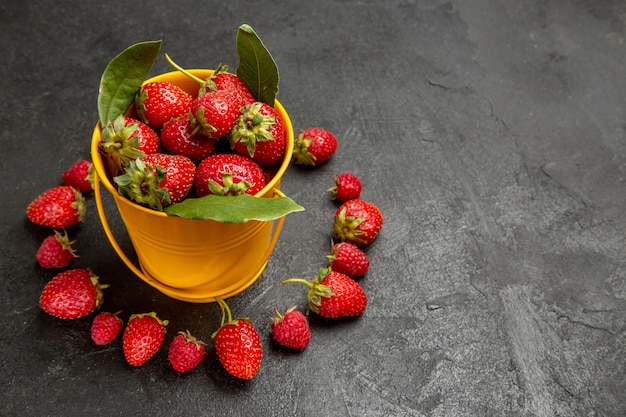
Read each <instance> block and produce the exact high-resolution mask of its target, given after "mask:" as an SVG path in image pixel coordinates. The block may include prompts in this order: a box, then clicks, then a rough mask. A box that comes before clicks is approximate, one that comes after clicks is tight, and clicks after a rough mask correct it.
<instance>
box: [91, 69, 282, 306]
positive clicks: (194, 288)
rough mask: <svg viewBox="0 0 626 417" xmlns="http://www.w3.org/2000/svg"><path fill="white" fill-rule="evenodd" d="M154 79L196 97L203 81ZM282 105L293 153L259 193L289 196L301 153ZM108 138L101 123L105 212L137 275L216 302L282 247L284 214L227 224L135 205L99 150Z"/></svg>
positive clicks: (97, 177)
mask: <svg viewBox="0 0 626 417" xmlns="http://www.w3.org/2000/svg"><path fill="white" fill-rule="evenodd" d="M189 71H190V72H191V73H192V74H194V75H196V76H198V77H200V78H202V79H205V78H207V77H209V76H210V75H211V74H212V73H213V71H212V70H189ZM153 81H170V82H173V83H174V84H177V85H179V86H180V87H182V88H183V89H184V90H186V91H188V92H190V93H191V94H193V95H194V96H195V95H197V92H198V89H199V85H198V83H197V82H196V81H193V80H191V79H189V78H188V77H187V76H185V75H184V74H182V73H180V72H178V71H176V72H170V73H165V74H161V75H158V76H156V77H153V78H150V79H148V80H146V83H147V82H153ZM275 108H276V111H277V112H278V114H279V116H280V117H281V119H282V121H283V123H284V126H285V135H286V148H285V156H284V158H283V161H282V163H281V165H280V167H279V169H278V171H277V172H276V174H275V176H274V177H273V178H272V180H271V181H270V182H269V183H268V184H266V186H265V187H264V188H263V189H262V190H261V191H260V192H258V193H257V194H256V195H255V197H258V198H272V197H275V196H283V194H282V193H281V191H280V181H281V178H282V176H283V175H284V173H285V171H286V170H287V168H288V166H289V163H290V161H291V156H292V154H293V146H294V133H293V126H292V124H291V120H290V119H289V115H288V114H287V112H286V111H285V109H284V108H283V107H282V105H281V104H280V103H279V102H278V101H276V103H275ZM100 141H101V128H100V124H99V123H98V124H97V125H96V127H95V129H94V131H93V136H92V141H91V157H92V160H93V165H94V168H95V173H94V196H95V200H96V206H97V210H98V215H99V217H100V221H101V222H102V226H103V228H104V232H105V234H106V236H107V238H108V239H109V241H110V243H111V245H112V246H113V248H114V250H115V251H116V252H117V254H118V255H119V257H120V258H121V259H122V261H123V262H124V263H125V264H126V265H127V266H128V268H130V269H131V271H133V273H135V275H137V276H138V277H139V278H141V279H143V280H144V281H145V282H147V283H148V284H150V285H151V286H153V287H154V288H156V289H158V290H159V291H161V292H162V293H164V294H166V295H168V296H170V297H172V298H175V299H178V300H182V301H189V302H211V301H215V298H216V297H219V298H223V299H225V298H228V297H232V296H233V295H236V294H238V293H240V292H242V291H244V290H245V289H246V288H248V287H249V286H250V285H252V284H253V283H254V282H256V280H257V279H258V278H259V277H260V275H261V274H262V273H263V271H264V269H265V267H266V265H267V262H268V260H269V257H270V255H271V253H272V251H273V250H274V246H275V244H276V241H277V240H278V236H279V234H280V230H281V228H282V224H283V222H284V219H285V217H284V216H283V217H281V218H279V219H277V220H274V221H255V220H252V221H249V222H247V223H243V224H227V223H220V222H216V221H214V220H194V219H185V218H181V217H177V216H170V215H167V214H166V213H163V212H160V211H156V210H152V209H149V208H146V207H143V206H140V205H138V204H135V203H134V202H132V201H130V200H128V199H127V198H125V197H123V196H121V195H120V194H119V193H118V191H117V189H116V188H115V186H114V185H113V184H112V182H111V174H110V172H109V171H108V161H106V160H104V159H103V157H102V155H101V154H100V151H99V146H98V145H99V143H100ZM101 184H102V185H103V186H104V188H105V189H106V190H108V191H109V192H110V193H111V195H113V199H114V201H115V204H116V206H117V209H118V212H119V215H120V217H121V219H122V221H123V223H124V226H125V227H126V231H127V233H128V236H129V237H130V240H131V242H132V244H133V248H134V249H135V252H136V254H137V259H138V260H139V266H137V265H135V264H134V263H133V262H132V261H131V260H130V258H129V257H128V256H127V255H126V254H125V253H124V251H123V250H122V248H121V247H120V245H119V244H118V242H117V240H116V238H115V236H114V235H113V232H112V231H111V228H110V227H109V223H108V221H107V217H106V213H105V211H104V207H103V204H102V195H101V189H100V185H101Z"/></svg>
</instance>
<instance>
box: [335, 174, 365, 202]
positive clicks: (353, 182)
mask: <svg viewBox="0 0 626 417" xmlns="http://www.w3.org/2000/svg"><path fill="white" fill-rule="evenodd" d="M361 189H362V185H361V180H360V179H359V177H357V176H356V175H354V174H351V173H349V172H343V173H341V174H339V175H337V176H336V177H335V185H334V186H332V187H331V188H329V189H328V191H330V192H331V193H332V196H331V199H333V200H339V201H341V202H342V203H344V202H346V201H348V200H356V199H357V198H359V197H360V196H361Z"/></svg>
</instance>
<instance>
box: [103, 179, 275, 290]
mask: <svg viewBox="0 0 626 417" xmlns="http://www.w3.org/2000/svg"><path fill="white" fill-rule="evenodd" d="M93 191H94V197H95V200H96V209H97V210H98V216H99V217H100V222H101V223H102V228H103V229H104V234H105V235H106V237H107V238H108V239H109V242H110V243H111V246H113V249H114V250H115V252H116V253H117V255H118V256H119V257H120V259H122V261H123V262H124V263H125V264H126V266H127V267H128V268H129V269H130V270H131V271H132V272H133V273H134V274H135V275H137V276H138V277H139V278H141V279H143V280H144V281H146V282H148V283H150V282H154V281H155V280H154V279H153V278H151V277H149V276H148V275H146V274H144V272H143V271H142V270H141V269H139V268H138V267H137V266H136V265H135V264H134V263H133V262H132V261H131V260H130V258H129V257H128V256H127V255H126V253H124V250H123V249H122V247H121V246H120V245H119V243H118V242H117V239H116V238H115V236H113V231H112V230H111V227H110V226H109V222H108V220H107V218H106V213H105V212H104V205H103V204H102V194H101V193H100V178H99V177H98V173H97V172H96V171H95V170H94V174H93ZM274 195H275V196H276V195H277V196H279V197H285V194H283V192H282V191H280V190H279V189H278V188H275V189H274ZM285 217H286V216H282V217H280V218H278V219H277V222H276V225H275V227H274V233H273V235H272V238H271V240H270V244H269V246H268V247H267V250H266V251H265V254H264V256H263V259H268V258H269V255H270V254H271V253H272V252H273V251H274V247H275V246H276V242H278V236H279V235H280V231H281V229H282V227H283V223H284V222H285Z"/></svg>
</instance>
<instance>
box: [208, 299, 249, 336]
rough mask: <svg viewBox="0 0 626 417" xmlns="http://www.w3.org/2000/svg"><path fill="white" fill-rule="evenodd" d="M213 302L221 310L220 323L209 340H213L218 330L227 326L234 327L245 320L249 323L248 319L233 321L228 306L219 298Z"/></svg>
mask: <svg viewBox="0 0 626 417" xmlns="http://www.w3.org/2000/svg"><path fill="white" fill-rule="evenodd" d="M215 301H216V302H217V303H218V304H219V305H220V309H221V310H222V322H221V323H220V327H219V329H217V330H216V331H215V332H214V333H213V334H212V335H211V338H213V339H215V336H216V335H217V332H219V331H220V329H221V328H222V327H224V326H226V325H228V324H232V325H234V326H236V325H237V323H239V320H245V321H250V320H248V319H233V315H232V313H231V311H230V307H228V304H226V301H224V300H222V299H221V298H219V297H215Z"/></svg>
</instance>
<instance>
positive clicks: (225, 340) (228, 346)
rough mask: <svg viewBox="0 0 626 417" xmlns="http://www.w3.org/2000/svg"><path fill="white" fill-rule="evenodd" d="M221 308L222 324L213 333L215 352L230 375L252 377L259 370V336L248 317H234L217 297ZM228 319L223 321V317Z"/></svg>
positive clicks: (242, 377)
mask: <svg viewBox="0 0 626 417" xmlns="http://www.w3.org/2000/svg"><path fill="white" fill-rule="evenodd" d="M217 302H218V303H219V304H220V307H221V308H222V325H221V326H220V328H219V329H218V330H217V331H216V332H215V333H214V334H213V341H214V344H215V353H216V354H217V358H218V359H219V361H220V363H221V364H222V366H223V367H224V369H225V370H226V372H228V373H229V374H231V375H232V376H234V377H236V378H241V379H252V378H254V376H255V375H256V374H257V373H258V372H259V368H260V367H261V360H262V358H263V348H262V347H261V338H260V337H259V333H258V332H257V331H256V329H255V328H254V326H253V325H252V323H251V322H250V321H249V320H248V319H234V320H233V317H232V314H231V312H230V308H229V307H228V305H227V304H226V302H224V300H222V299H219V298H218V299H217ZM226 316H227V317H228V320H227V321H226V322H224V319H225V317H226Z"/></svg>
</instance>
